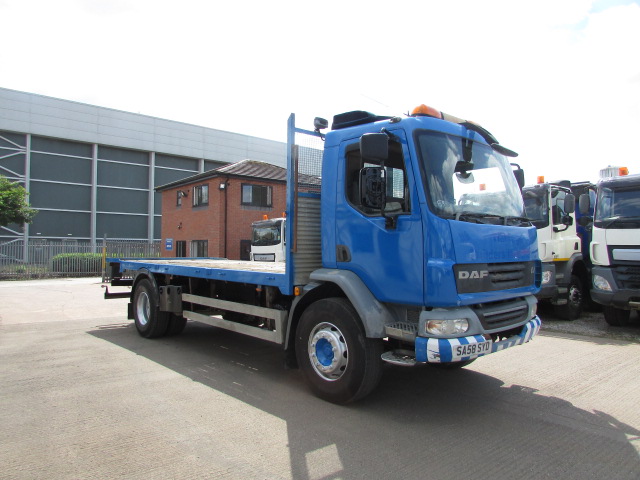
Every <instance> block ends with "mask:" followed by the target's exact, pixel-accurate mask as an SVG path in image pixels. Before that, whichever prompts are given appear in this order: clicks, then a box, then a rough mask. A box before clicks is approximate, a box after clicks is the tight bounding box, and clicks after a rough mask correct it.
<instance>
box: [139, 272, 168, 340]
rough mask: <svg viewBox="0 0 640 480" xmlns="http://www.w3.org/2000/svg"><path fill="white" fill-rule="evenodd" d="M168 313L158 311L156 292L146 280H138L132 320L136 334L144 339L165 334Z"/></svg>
mask: <svg viewBox="0 0 640 480" xmlns="http://www.w3.org/2000/svg"><path fill="white" fill-rule="evenodd" d="M169 315H170V314H169V313H168V312H160V311H159V310H158V292H157V291H156V289H155V288H153V284H152V283H151V281H150V280H149V279H147V278H145V279H143V280H140V282H139V283H138V284H137V285H136V289H135V293H134V295H133V318H134V320H135V324H136V329H137V330H138V333H139V334H140V335H141V336H143V337H145V338H156V337H161V336H163V335H164V334H165V333H167V328H168V326H169Z"/></svg>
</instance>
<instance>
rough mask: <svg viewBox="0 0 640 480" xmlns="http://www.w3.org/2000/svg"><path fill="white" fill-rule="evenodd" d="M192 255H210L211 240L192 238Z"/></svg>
mask: <svg viewBox="0 0 640 480" xmlns="http://www.w3.org/2000/svg"><path fill="white" fill-rule="evenodd" d="M191 256H192V257H208V256H209V242H208V241H207V240H191Z"/></svg>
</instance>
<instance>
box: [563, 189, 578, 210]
mask: <svg viewBox="0 0 640 480" xmlns="http://www.w3.org/2000/svg"><path fill="white" fill-rule="evenodd" d="M564 211H565V213H573V212H575V211H576V197H575V195H574V194H573V193H567V195H566V196H565V197H564Z"/></svg>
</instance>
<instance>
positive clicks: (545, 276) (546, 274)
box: [542, 270, 553, 285]
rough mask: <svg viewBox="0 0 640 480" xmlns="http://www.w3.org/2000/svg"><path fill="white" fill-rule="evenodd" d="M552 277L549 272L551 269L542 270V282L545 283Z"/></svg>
mask: <svg viewBox="0 0 640 480" xmlns="http://www.w3.org/2000/svg"><path fill="white" fill-rule="evenodd" d="M552 278H553V274H552V273H551V270H545V271H544V272H542V284H543V285H544V284H546V283H549V282H550V281H551V279H552Z"/></svg>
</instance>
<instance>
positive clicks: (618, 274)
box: [613, 265, 640, 290]
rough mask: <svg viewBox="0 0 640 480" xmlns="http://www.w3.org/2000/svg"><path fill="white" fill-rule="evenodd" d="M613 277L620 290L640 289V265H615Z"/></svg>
mask: <svg viewBox="0 0 640 480" xmlns="http://www.w3.org/2000/svg"><path fill="white" fill-rule="evenodd" d="M613 276H614V278H615V281H616V285H618V288H620V289H634V290H638V289H640V265H638V266H636V265H617V266H615V267H614V268H613Z"/></svg>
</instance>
